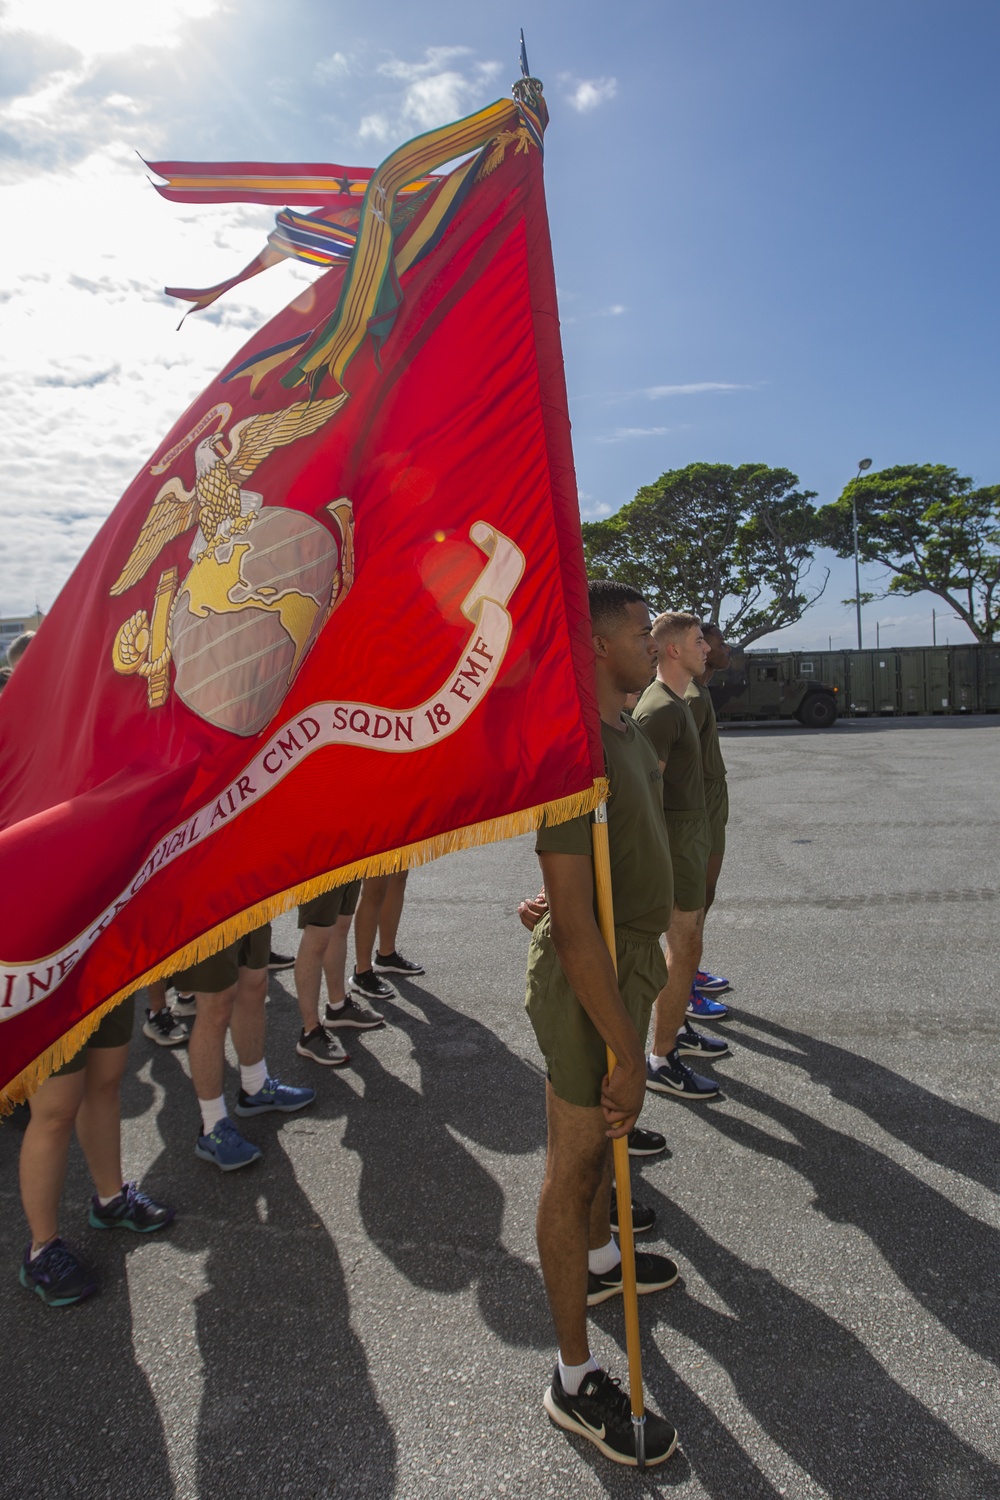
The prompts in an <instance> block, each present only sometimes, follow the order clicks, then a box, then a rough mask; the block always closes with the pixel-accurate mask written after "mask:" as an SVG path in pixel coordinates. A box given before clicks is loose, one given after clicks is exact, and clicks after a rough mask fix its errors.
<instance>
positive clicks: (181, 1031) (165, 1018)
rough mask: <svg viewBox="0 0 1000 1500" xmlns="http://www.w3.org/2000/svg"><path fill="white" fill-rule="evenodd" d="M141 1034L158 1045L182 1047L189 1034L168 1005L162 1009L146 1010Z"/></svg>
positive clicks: (188, 1038)
mask: <svg viewBox="0 0 1000 1500" xmlns="http://www.w3.org/2000/svg"><path fill="white" fill-rule="evenodd" d="M142 1034H143V1036H148V1037H149V1040H150V1041H151V1042H155V1043H156V1045H157V1046H158V1047H183V1045H184V1043H185V1042H186V1041H189V1040H190V1035H191V1033H190V1032H189V1031H188V1029H187V1027H186V1025H185V1024H184V1022H183V1021H179V1020H178V1019H177V1017H176V1016H175V1015H174V1014H173V1012H172V1011H171V1010H170V1008H169V1006H164V1008H163V1009H162V1010H147V1012H146V1019H145V1021H144V1022H143V1025H142Z"/></svg>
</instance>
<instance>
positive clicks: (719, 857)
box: [705, 854, 725, 915]
mask: <svg viewBox="0 0 1000 1500" xmlns="http://www.w3.org/2000/svg"><path fill="white" fill-rule="evenodd" d="M724 858H725V855H724V854H710V855H709V856H708V870H707V872H706V880H705V913H706V915H707V914H708V909H709V907H710V906H711V904H712V902H713V901H714V900H715V888H716V886H717V885H718V884H719V874H720V872H721V870H722V861H723V859H724Z"/></svg>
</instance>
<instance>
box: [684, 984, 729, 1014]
mask: <svg viewBox="0 0 1000 1500" xmlns="http://www.w3.org/2000/svg"><path fill="white" fill-rule="evenodd" d="M687 1014H688V1015H689V1016H694V1018H695V1020H696V1021H724V1020H725V1019H726V1017H727V1016H728V1015H729V1006H728V1005H723V1003H722V1001H721V1000H713V999H712V997H711V995H699V993H698V991H697V990H692V991H691V996H690V999H689V1000H688V1003H687Z"/></svg>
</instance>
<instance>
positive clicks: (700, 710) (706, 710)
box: [684, 682, 726, 781]
mask: <svg viewBox="0 0 1000 1500" xmlns="http://www.w3.org/2000/svg"><path fill="white" fill-rule="evenodd" d="M684 696H685V698H686V700H687V705H688V708H689V709H690V710H691V716H692V718H693V719H694V722H695V727H696V728H697V730H698V734H699V736H700V738H701V763H702V766H703V768H704V771H705V780H706V781H725V779H726V763H725V761H724V760H723V759H722V746H721V745H720V744H719V726H718V724H717V723H716V721H715V704H714V703H713V702H712V695H711V693H710V692H709V691H708V688H707V687H702V685H701V683H700V682H692V684H691V686H690V687H689V688H688V690H687V692H686V693H685V694H684Z"/></svg>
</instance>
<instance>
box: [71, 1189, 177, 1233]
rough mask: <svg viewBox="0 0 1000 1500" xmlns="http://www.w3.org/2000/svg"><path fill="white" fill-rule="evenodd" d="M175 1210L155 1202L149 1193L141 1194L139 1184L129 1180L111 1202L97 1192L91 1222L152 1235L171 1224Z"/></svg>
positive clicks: (97, 1227)
mask: <svg viewBox="0 0 1000 1500" xmlns="http://www.w3.org/2000/svg"><path fill="white" fill-rule="evenodd" d="M175 1213H176V1210H175V1209H173V1208H168V1207H167V1205H166V1204H165V1203H154V1202H153V1200H152V1198H150V1197H149V1196H148V1195H147V1194H146V1193H141V1192H140V1191H139V1187H138V1184H137V1183H134V1182H126V1183H123V1185H122V1190H121V1192H120V1193H119V1194H118V1197H117V1198H112V1200H111V1202H110V1203H102V1202H101V1200H100V1198H98V1196H97V1194H96V1193H95V1194H94V1196H93V1198H91V1200H90V1218H89V1219H88V1223H89V1224H90V1227H91V1228H92V1229H131V1230H134V1232H135V1233H136V1234H152V1233H153V1231H154V1230H156V1229H166V1227H167V1225H168V1224H172V1223H173V1222H174V1215H175Z"/></svg>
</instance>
